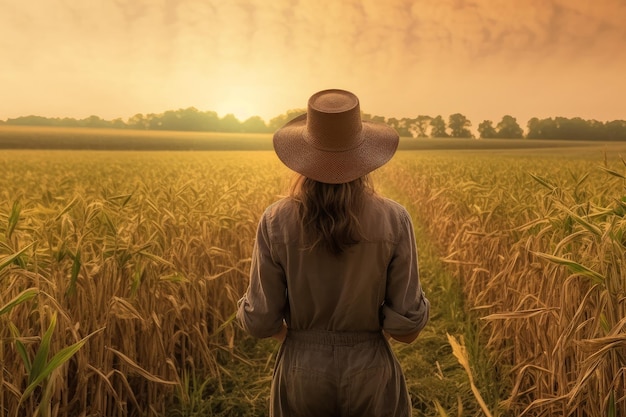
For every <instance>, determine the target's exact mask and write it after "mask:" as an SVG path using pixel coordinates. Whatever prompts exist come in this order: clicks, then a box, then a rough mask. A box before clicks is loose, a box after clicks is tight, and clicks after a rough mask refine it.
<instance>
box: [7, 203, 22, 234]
mask: <svg viewBox="0 0 626 417" xmlns="http://www.w3.org/2000/svg"><path fill="white" fill-rule="evenodd" d="M20 212H21V207H20V202H19V200H15V201H14V202H13V207H11V214H10V215H9V227H8V228H7V238H10V237H11V235H12V234H13V230H15V226H17V222H18V221H19V220H20Z"/></svg>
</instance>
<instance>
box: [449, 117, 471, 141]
mask: <svg viewBox="0 0 626 417" xmlns="http://www.w3.org/2000/svg"><path fill="white" fill-rule="evenodd" d="M470 126H472V123H471V122H470V121H469V120H468V119H467V117H465V116H463V115H462V114H461V113H454V114H451V115H450V117H449V118H448V127H450V136H452V137H453V138H471V137H473V135H472V132H470V130H469V129H468V127H470Z"/></svg>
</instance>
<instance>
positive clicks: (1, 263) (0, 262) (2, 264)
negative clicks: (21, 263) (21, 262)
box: [0, 242, 35, 271]
mask: <svg viewBox="0 0 626 417" xmlns="http://www.w3.org/2000/svg"><path fill="white" fill-rule="evenodd" d="M34 244H35V243H34V242H33V243H31V244H30V245H28V246H26V247H25V248H23V249H22V250H21V251H19V252H16V253H14V254H13V255H9V256H6V257H4V258H2V259H0V271H2V270H3V269H4V268H6V267H7V266H9V265H11V264H12V263H13V261H15V260H16V259H17V258H19V257H20V256H22V254H23V253H24V252H26V251H27V250H28V249H30V247H31V246H33V245H34Z"/></svg>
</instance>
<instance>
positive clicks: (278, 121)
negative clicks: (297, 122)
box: [268, 109, 306, 132]
mask: <svg viewBox="0 0 626 417" xmlns="http://www.w3.org/2000/svg"><path fill="white" fill-rule="evenodd" d="M304 113H306V110H305V109H291V110H288V111H287V112H286V113H283V114H281V115H279V116H276V117H274V118H273V119H270V121H269V123H268V128H269V130H270V132H274V131H276V130H278V129H279V128H280V127H282V126H283V125H285V124H286V123H287V122H289V121H290V120H293V119H295V118H296V117H298V116H300V115H302V114H304Z"/></svg>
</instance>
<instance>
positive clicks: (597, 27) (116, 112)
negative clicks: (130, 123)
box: [0, 0, 626, 126]
mask: <svg viewBox="0 0 626 417" xmlns="http://www.w3.org/2000/svg"><path fill="white" fill-rule="evenodd" d="M0 4H2V13H0V39H2V41H0V42H2V43H0V51H1V52H2V56H3V64H2V73H1V76H2V85H3V92H2V100H0V120H6V119H7V118H13V117H18V116H24V115H30V114H35V115H41V116H47V117H65V116H67V117H77V118H82V117H87V116H89V115H92V114H95V115H99V116H101V117H103V118H106V119H113V118H117V117H121V118H128V117H130V116H132V115H134V114H136V113H145V114H147V113H151V112H154V113H159V112H163V111H165V110H170V109H178V108H186V107H192V106H193V107H196V108H198V109H200V110H203V111H204V110H213V111H216V112H217V113H218V114H219V115H220V116H223V115H225V114H227V113H233V114H235V115H236V116H237V117H238V118H240V119H245V118H247V117H250V116H252V115H259V116H261V117H262V118H263V119H265V120H269V119H270V118H272V117H274V116H277V115H279V114H281V113H284V112H285V111H286V110H288V109H292V108H302V107H305V106H306V99H307V98H308V96H309V95H310V94H312V93H313V92H315V91H317V90H320V89H324V88H345V89H348V90H352V91H353V92H355V93H356V94H357V95H359V97H360V98H361V102H362V108H363V110H364V111H366V112H369V113H373V114H378V115H383V116H387V117H415V116H417V115H419V114H425V115H431V116H435V115H443V116H444V117H447V116H448V115H450V114H451V113H456V112H460V113H463V114H465V115H467V117H468V118H469V119H470V120H471V121H472V123H473V125H474V126H476V125H478V123H479V122H480V121H481V120H484V119H490V120H499V119H500V118H501V117H502V116H503V115H504V114H510V115H513V116H514V117H517V118H518V120H519V121H520V122H521V123H522V124H525V123H526V121H527V120H528V118H530V117H533V116H537V117H554V116H564V117H583V118H586V119H592V118H595V119H598V120H613V119H625V118H626V109H625V107H624V105H623V97H624V96H626V81H625V77H624V74H626V52H625V48H624V46H625V45H626V26H625V25H624V24H623V22H625V21H626V3H624V2H623V1H622V0H597V1H594V2H589V1H587V0H548V1H543V0H523V1H516V2H512V1H508V0H474V1H470V0H441V1H436V2H435V1H426V0H422V1H407V0H390V1H385V2H381V1H378V0H364V1H341V2H337V1H332V0H300V1H295V2H294V1H288V0H272V1H264V0H237V1H217V0H213V1H199V0H198V1H196V0H173V1H166V0H159V1H151V2H147V3H143V2H136V1H131V0H120V1H116V2H109V1H103V0H96V1H93V2H77V1H73V2H66V1H61V0H35V1H32V2H11V1H7V0H4V1H2V0H0Z"/></svg>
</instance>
